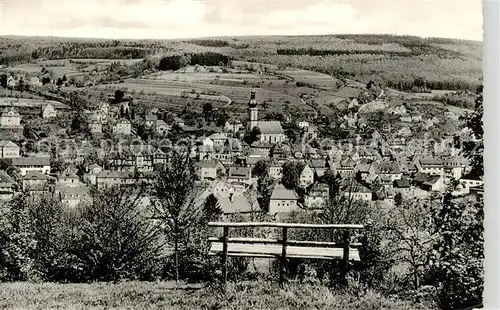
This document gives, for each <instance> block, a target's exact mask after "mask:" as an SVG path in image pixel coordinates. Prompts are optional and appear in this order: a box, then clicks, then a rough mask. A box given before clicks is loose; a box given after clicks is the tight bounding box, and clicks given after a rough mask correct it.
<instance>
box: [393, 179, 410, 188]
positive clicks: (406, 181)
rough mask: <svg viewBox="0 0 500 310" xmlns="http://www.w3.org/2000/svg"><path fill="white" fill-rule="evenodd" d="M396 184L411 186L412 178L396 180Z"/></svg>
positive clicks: (403, 186)
mask: <svg viewBox="0 0 500 310" xmlns="http://www.w3.org/2000/svg"><path fill="white" fill-rule="evenodd" d="M394 186H395V187H397V188H409V187H410V180H408V179H406V178H404V179H399V180H395V181H394Z"/></svg>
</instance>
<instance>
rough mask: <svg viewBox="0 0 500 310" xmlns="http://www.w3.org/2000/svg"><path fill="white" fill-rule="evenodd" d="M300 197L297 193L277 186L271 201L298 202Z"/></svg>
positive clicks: (279, 185) (280, 185)
mask: <svg viewBox="0 0 500 310" xmlns="http://www.w3.org/2000/svg"><path fill="white" fill-rule="evenodd" d="M297 199H298V196H297V193H295V191H293V190H290V189H286V188H285V187H284V186H283V185H282V184H279V183H278V184H276V186H275V187H274V190H273V193H272V195H271V200H297Z"/></svg>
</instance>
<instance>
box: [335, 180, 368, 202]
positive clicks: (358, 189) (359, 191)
mask: <svg viewBox="0 0 500 310" xmlns="http://www.w3.org/2000/svg"><path fill="white" fill-rule="evenodd" d="M340 188H341V191H342V193H343V195H344V197H346V198H348V199H352V200H363V201H371V200H372V191H371V190H369V189H368V188H366V187H365V186H363V185H361V184H360V183H358V182H356V181H355V180H352V179H351V180H346V181H344V182H342V184H341V187H340Z"/></svg>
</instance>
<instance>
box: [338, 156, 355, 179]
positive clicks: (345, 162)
mask: <svg viewBox="0 0 500 310" xmlns="http://www.w3.org/2000/svg"><path fill="white" fill-rule="evenodd" d="M355 167H356V162H355V161H354V160H352V158H350V157H343V158H342V159H341V161H340V163H339V164H338V165H335V172H336V173H339V174H340V176H341V177H350V176H352V175H353V174H354V168H355Z"/></svg>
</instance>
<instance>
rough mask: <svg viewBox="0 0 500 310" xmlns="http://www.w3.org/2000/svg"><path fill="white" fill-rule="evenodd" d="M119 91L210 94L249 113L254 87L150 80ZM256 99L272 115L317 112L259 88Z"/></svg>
mask: <svg viewBox="0 0 500 310" xmlns="http://www.w3.org/2000/svg"><path fill="white" fill-rule="evenodd" d="M103 87H106V85H101V86H99V88H103ZM117 87H119V88H126V89H128V90H129V91H130V90H135V92H136V93H137V92H140V91H143V92H147V93H152V92H156V93H158V94H163V95H169V96H179V97H180V96H181V94H182V93H183V92H185V93H192V91H193V90H194V91H195V93H200V98H201V96H202V95H203V94H206V93H210V94H211V95H206V97H207V98H205V99H211V100H214V101H220V102H223V103H224V104H226V103H227V98H229V99H230V100H231V102H232V103H231V106H232V107H236V108H240V109H244V110H245V111H246V109H247V103H248V100H249V99H250V92H251V89H252V88H251V87H243V86H238V87H236V86H225V85H212V84H207V83H193V82H182V81H162V80H149V79H128V80H126V81H125V83H121V84H117ZM255 91H256V94H255V96H256V99H257V101H258V102H260V103H261V104H262V103H264V102H266V103H267V106H268V107H267V108H266V110H269V111H278V112H282V110H283V107H284V106H286V105H289V106H290V107H295V108H298V109H300V110H301V111H303V112H304V113H313V112H314V110H313V109H312V108H311V107H309V106H307V105H305V104H304V103H302V101H301V100H300V98H298V97H297V96H293V95H290V94H285V93H280V92H278V91H274V90H270V89H265V88H256V89H255Z"/></svg>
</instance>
